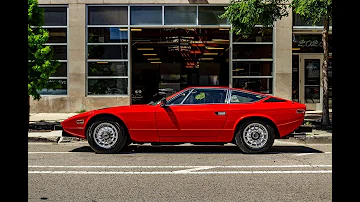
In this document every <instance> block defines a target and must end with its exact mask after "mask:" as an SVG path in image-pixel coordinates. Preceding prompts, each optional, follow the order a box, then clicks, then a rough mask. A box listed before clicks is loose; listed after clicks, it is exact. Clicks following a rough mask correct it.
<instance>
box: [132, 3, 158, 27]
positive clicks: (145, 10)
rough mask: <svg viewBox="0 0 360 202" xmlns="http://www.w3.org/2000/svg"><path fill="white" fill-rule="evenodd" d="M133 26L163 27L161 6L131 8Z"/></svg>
mask: <svg viewBox="0 0 360 202" xmlns="http://www.w3.org/2000/svg"><path fill="white" fill-rule="evenodd" d="M130 12H131V13H130V15H131V18H130V20H131V21H130V24H131V25H161V24H162V7H161V6H131V7H130Z"/></svg>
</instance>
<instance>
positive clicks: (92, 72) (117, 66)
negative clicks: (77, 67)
mask: <svg viewBox="0 0 360 202" xmlns="http://www.w3.org/2000/svg"><path fill="white" fill-rule="evenodd" d="M88 69H89V70H88V75H89V76H127V75H128V63H127V62H89V63H88Z"/></svg>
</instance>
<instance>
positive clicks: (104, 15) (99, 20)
mask: <svg viewBox="0 0 360 202" xmlns="http://www.w3.org/2000/svg"><path fill="white" fill-rule="evenodd" d="M88 8H89V10H88V14H89V17H88V24H89V25H127V24H128V14H127V12H128V11H127V9H128V7H127V6H89V7H88Z"/></svg>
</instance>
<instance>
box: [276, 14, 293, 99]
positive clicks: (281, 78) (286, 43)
mask: <svg viewBox="0 0 360 202" xmlns="http://www.w3.org/2000/svg"><path fill="white" fill-rule="evenodd" d="M273 89H274V95H275V96H278V97H282V98H285V99H291V93H292V10H291V9H290V10H289V16H288V17H284V18H282V19H281V20H278V21H277V22H275V27H274V87H273Z"/></svg>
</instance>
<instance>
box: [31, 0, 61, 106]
mask: <svg viewBox="0 0 360 202" xmlns="http://www.w3.org/2000/svg"><path fill="white" fill-rule="evenodd" d="M43 16H44V11H43V9H41V8H39V7H38V3H37V0H28V95H29V96H32V97H33V98H34V99H35V100H39V99H40V98H41V96H40V94H39V93H38V92H37V91H38V90H42V89H44V88H47V89H55V88H58V87H60V86H59V85H58V84H54V83H53V82H49V77H50V76H51V75H53V74H54V73H55V72H56V69H57V67H58V66H59V65H60V63H59V62H58V61H56V60H53V59H52V56H53V50H52V49H51V47H50V46H46V45H45V44H46V42H47V41H48V39H49V32H48V31H47V30H46V29H43V28H41V26H42V25H43Z"/></svg>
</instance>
